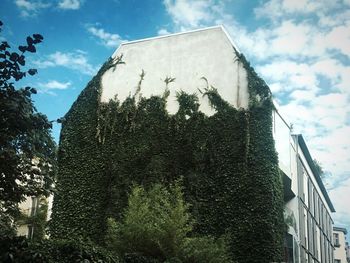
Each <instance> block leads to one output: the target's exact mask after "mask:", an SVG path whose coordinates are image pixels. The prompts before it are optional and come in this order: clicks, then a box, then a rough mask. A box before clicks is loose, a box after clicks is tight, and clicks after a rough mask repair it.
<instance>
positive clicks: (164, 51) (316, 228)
mask: <svg viewBox="0 0 350 263" xmlns="http://www.w3.org/2000/svg"><path fill="white" fill-rule="evenodd" d="M194 50H195V51H194ZM143 52H146V53H147V55H146V56H142V55H141V54H142V53H143ZM208 53H211V56H212V57H216V58H217V59H213V60H210V63H208V58H207V57H208V56H207V55H206V54H208ZM238 54H239V50H238V48H237V47H236V45H235V44H234V43H233V41H232V40H231V38H230V36H229V35H228V33H227V32H226V30H225V29H224V28H223V27H221V26H219V27H213V28H207V29H203V30H196V31H192V32H185V33H180V34H173V35H169V36H162V37H156V38H151V39H145V40H139V41H132V42H127V43H124V44H121V46H120V47H119V48H118V49H117V51H116V52H115V53H114V55H113V56H114V57H115V56H120V55H123V60H124V61H125V65H122V66H121V67H120V68H119V69H118V70H116V71H112V70H109V71H107V72H106V73H105V74H104V76H103V78H102V96H101V99H102V101H106V102H107V101H108V100H109V99H111V98H113V97H114V96H115V94H118V99H120V100H121V101H122V100H124V99H125V98H126V97H127V96H128V94H130V93H135V90H136V85H130V84H131V83H135V84H136V83H137V81H138V77H139V74H140V72H141V71H142V70H144V71H145V72H146V74H148V75H149V76H148V78H145V80H144V82H143V83H142V92H143V95H145V96H150V95H151V94H157V93H158V94H161V92H163V90H162V89H160V90H159V89H158V90H156V89H155V88H154V87H159V86H162V83H161V82H162V78H164V76H171V77H174V78H176V80H175V82H174V83H171V85H170V86H169V89H170V96H173V98H175V94H176V90H178V89H179V88H181V89H183V87H185V91H187V92H189V93H192V92H197V91H198V89H203V88H205V86H206V85H208V83H207V82H209V84H210V85H213V86H214V87H216V88H217V89H218V91H219V92H220V94H221V95H222V97H223V98H224V99H225V100H227V101H228V102H230V103H231V104H232V105H234V106H235V107H236V108H247V107H248V99H249V98H248V97H249V95H248V87H247V84H248V82H247V80H246V78H247V72H246V69H245V68H244V67H243V65H242V64H241V63H239V60H237V56H238ZM136 58H137V59H136ZM218 68H219V69H220V70H217V69H218ZM223 76H225V77H223ZM202 77H205V80H204V79H203V78H202ZM163 86H164V85H163ZM118 87H129V89H128V88H123V89H118ZM201 99H202V101H201V110H202V111H203V112H205V113H206V114H213V112H212V109H211V108H210V107H208V102H207V101H206V100H205V98H201ZM169 101H174V102H175V99H173V100H171V99H170V100H169ZM275 104H276V103H275ZM276 108H277V110H276V111H274V116H273V117H274V118H273V119H274V139H275V147H276V150H277V152H278V155H279V166H280V169H281V171H282V172H283V182H284V190H285V199H284V200H285V216H286V220H287V222H289V223H290V225H289V231H288V234H287V235H286V247H287V248H289V249H288V251H289V253H288V254H289V258H286V260H288V262H301V263H304V262H305V263H306V262H308V263H313V262H322V263H331V262H333V243H332V224H333V221H332V217H331V213H332V212H335V209H334V207H333V204H332V202H331V200H330V198H329V196H328V194H327V191H326V189H325V187H324V185H323V183H322V180H321V178H320V175H319V174H318V172H317V170H316V168H315V164H314V162H313V159H312V157H311V155H310V152H309V150H308V148H307V146H306V143H305V140H304V139H303V137H302V135H292V134H291V129H290V127H289V125H288V123H287V122H286V121H285V120H284V118H283V117H282V116H281V114H280V113H279V112H278V106H277V104H276ZM168 110H169V111H170V112H172V113H174V112H176V110H177V105H176V103H169V105H168Z"/></svg>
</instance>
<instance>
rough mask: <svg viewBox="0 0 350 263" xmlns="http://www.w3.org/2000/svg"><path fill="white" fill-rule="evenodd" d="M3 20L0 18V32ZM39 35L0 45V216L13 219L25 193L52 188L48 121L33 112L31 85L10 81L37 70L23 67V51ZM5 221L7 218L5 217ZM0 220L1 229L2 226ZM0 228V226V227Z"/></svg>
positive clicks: (42, 192)
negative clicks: (14, 47)
mask: <svg viewBox="0 0 350 263" xmlns="http://www.w3.org/2000/svg"><path fill="white" fill-rule="evenodd" d="M2 25H3V23H2V22H1V21H0V32H1V27H2ZM42 40H43V37H42V36H41V35H40V34H33V35H32V36H28V37H27V39H26V42H27V44H26V45H23V46H19V47H18V50H19V52H18V53H17V52H16V51H11V50H10V49H11V47H10V45H9V44H8V42H7V41H2V42H1V44H0V217H2V216H4V217H3V218H5V215H6V217H9V218H13V217H14V216H15V215H16V214H17V213H18V203H19V202H21V201H23V200H24V199H25V197H26V196H40V195H44V196H47V195H48V194H49V193H50V191H51V187H52V182H53V172H54V167H55V149H56V145H55V142H54V141H53V139H52V137H51V135H50V130H51V128H52V124H51V122H49V121H48V119H47V117H46V116H45V115H44V114H41V113H39V112H37V110H36V108H35V107H34V104H33V100H32V98H31V96H32V95H33V94H36V93H37V91H36V90H35V89H34V88H31V87H23V88H15V86H14V83H15V82H17V81H19V80H21V79H23V78H24V77H26V76H28V75H30V76H33V75H35V74H36V73H37V70H36V69H32V68H30V69H24V68H25V64H26V61H25V54H26V53H27V52H29V53H35V52H36V47H35V45H36V44H39V43H40V42H42ZM5 221H6V222H8V221H9V220H5ZM10 221H11V220H10ZM6 222H2V220H1V226H0V227H1V228H3V227H4V226H5V225H6ZM0 230H2V229H0Z"/></svg>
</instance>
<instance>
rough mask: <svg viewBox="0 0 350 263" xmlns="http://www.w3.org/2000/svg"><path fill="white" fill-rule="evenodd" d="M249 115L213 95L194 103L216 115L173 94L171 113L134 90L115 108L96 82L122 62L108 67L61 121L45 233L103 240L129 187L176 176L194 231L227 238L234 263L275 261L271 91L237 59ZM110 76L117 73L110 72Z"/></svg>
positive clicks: (278, 238) (277, 184)
mask: <svg viewBox="0 0 350 263" xmlns="http://www.w3.org/2000/svg"><path fill="white" fill-rule="evenodd" d="M237 55H238V57H239V61H240V63H242V64H243V66H244V67H245V69H246V70H247V72H248V89H249V96H250V99H249V109H247V110H244V109H236V108H234V107H232V106H231V105H230V104H229V103H228V102H226V101H225V100H223V99H222V98H221V96H220V94H219V93H218V91H217V90H216V89H215V88H214V87H208V88H207V89H205V90H204V91H202V93H201V94H200V95H201V96H205V97H207V98H208V99H209V102H210V105H211V106H212V107H213V109H215V111H216V113H215V114H214V115H212V116H206V115H205V114H203V113H202V112H201V111H200V110H199V99H198V95H197V94H187V93H185V92H182V91H180V92H178V93H177V101H178V103H179V110H178V112H177V113H176V114H173V115H171V114H169V113H168V112H167V110H166V104H167V98H168V96H169V90H168V88H167V87H168V84H169V83H170V82H172V81H176V80H175V79H174V78H171V77H167V78H166V80H165V84H166V85H165V90H164V94H163V95H162V96H151V97H150V98H145V97H142V96H141V93H140V91H141V89H142V80H143V79H144V77H145V72H144V71H142V72H141V75H140V82H139V85H138V88H137V92H136V93H135V94H134V95H131V96H129V97H128V98H127V99H125V100H124V101H123V102H121V101H118V99H117V98H115V99H114V100H110V101H109V102H108V103H103V102H101V98H100V94H101V76H102V75H103V73H104V72H105V71H106V70H107V69H110V68H111V67H113V68H114V70H115V69H116V68H117V67H118V64H121V63H123V61H122V58H121V57H120V58H117V59H114V60H112V59H111V60H109V61H108V62H107V63H106V64H105V65H104V66H103V67H102V68H101V70H100V71H99V73H98V74H97V75H96V76H95V77H94V79H93V80H92V81H91V82H90V83H89V84H88V86H87V87H86V88H85V90H84V91H83V92H82V93H81V95H80V96H79V98H78V99H77V101H76V102H75V103H74V105H73V106H72V108H71V110H70V111H69V112H68V113H67V115H66V116H65V119H64V121H63V127H62V132H61V138H60V147H59V160H58V161H59V176H58V181H57V194H56V196H55V200H54V206H53V215H52V222H51V233H52V236H54V237H61V238H62V237H65V236H72V235H77V236H82V237H85V238H89V239H92V240H94V241H96V242H101V240H103V237H104V235H105V229H106V220H107V218H110V217H112V218H115V219H117V220H119V219H120V217H121V215H122V212H123V210H124V209H125V207H126V204H127V196H128V193H129V191H130V189H131V186H132V185H133V184H134V183H137V184H140V185H143V186H144V187H146V188H147V187H150V186H151V185H152V184H154V183H162V184H165V185H166V184H169V183H171V182H173V181H174V180H176V179H178V178H180V177H181V178H183V183H184V196H185V199H186V201H187V202H189V203H190V204H191V209H190V210H191V213H192V215H193V217H194V218H195V220H196V224H195V228H194V233H197V234H206V235H212V236H214V237H215V236H216V237H219V236H221V235H223V234H226V235H229V236H230V246H231V253H232V256H233V258H234V259H235V260H237V262H271V261H280V260H281V258H282V247H283V229H284V228H283V226H284V225H283V224H284V223H283V197H282V185H281V180H280V175H279V170H278V159H277V154H276V151H275V147H274V140H273V137H272V110H273V104H272V101H271V92H270V90H269V88H268V86H267V85H266V84H265V82H264V81H263V80H262V79H261V78H259V77H258V76H257V74H256V73H255V72H254V70H253V69H252V68H251V67H250V65H249V64H248V63H247V61H246V60H245V58H244V57H243V56H242V55H239V54H237ZM116 70H117V69H116Z"/></svg>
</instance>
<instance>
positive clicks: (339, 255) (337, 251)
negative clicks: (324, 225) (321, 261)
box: [333, 229, 347, 263]
mask: <svg viewBox="0 0 350 263" xmlns="http://www.w3.org/2000/svg"><path fill="white" fill-rule="evenodd" d="M333 233H337V234H338V235H339V245H340V246H339V247H335V248H334V259H338V260H340V262H341V263H343V262H344V263H346V262H347V261H346V250H345V242H346V240H345V234H344V232H343V231H337V230H334V229H333ZM333 241H334V240H333Z"/></svg>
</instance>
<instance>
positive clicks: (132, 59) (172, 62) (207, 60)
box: [101, 27, 248, 115]
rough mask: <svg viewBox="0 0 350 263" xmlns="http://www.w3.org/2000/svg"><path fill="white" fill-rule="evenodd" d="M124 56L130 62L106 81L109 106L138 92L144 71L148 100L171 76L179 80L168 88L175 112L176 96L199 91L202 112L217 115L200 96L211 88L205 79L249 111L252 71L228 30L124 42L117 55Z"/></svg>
mask: <svg viewBox="0 0 350 263" xmlns="http://www.w3.org/2000/svg"><path fill="white" fill-rule="evenodd" d="M120 55H123V61H124V62H125V64H120V65H118V66H117V68H116V70H115V71H113V69H110V70H108V71H107V72H105V74H104V75H103V77H102V96H101V100H102V101H103V102H107V101H109V100H110V99H113V98H114V96H115V95H116V94H117V95H118V99H119V100H120V101H124V100H125V98H126V97H127V96H128V95H130V94H131V95H133V94H135V91H136V87H137V84H138V82H139V80H140V74H141V72H142V70H144V71H145V73H146V75H145V78H144V81H143V83H142V88H141V93H142V95H143V96H145V97H150V96H151V95H162V94H163V92H164V90H165V83H164V80H165V78H166V77H171V78H175V81H174V82H172V83H170V84H169V86H168V88H169V91H170V96H169V99H168V105H167V109H168V111H169V112H170V113H175V112H177V110H178V104H177V102H176V97H175V96H176V92H177V91H180V90H183V91H185V92H187V93H190V94H192V93H197V94H198V95H199V97H200V104H201V106H200V110H201V111H202V112H204V113H206V114H208V115H211V114H213V113H214V111H213V110H212V109H211V108H210V107H209V104H208V101H207V99H206V98H204V99H203V98H202V97H201V95H200V93H199V92H198V89H201V90H204V88H205V87H207V82H206V81H205V80H204V79H202V77H205V78H206V79H207V81H208V84H209V85H212V86H214V87H215V88H217V89H218V91H219V93H220V95H221V96H222V97H223V98H224V99H225V100H226V101H228V102H229V103H230V104H231V105H233V106H235V107H236V108H240V107H242V108H247V107H248V88H247V73H246V71H245V69H244V68H243V66H242V63H240V62H239V61H238V60H237V56H236V52H235V48H234V46H233V43H232V42H231V41H230V39H229V37H228V35H227V34H226V33H225V31H224V29H223V28H222V27H213V28H208V29H203V30H198V31H192V32H186V33H180V34H175V35H170V36H165V37H157V38H152V39H146V40H140V41H135V42H128V43H125V44H122V45H121V46H120V47H119V49H118V50H117V51H116V52H115V53H114V55H113V57H116V56H120Z"/></svg>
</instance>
